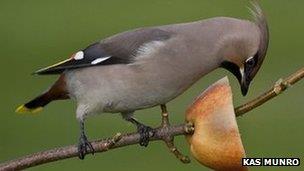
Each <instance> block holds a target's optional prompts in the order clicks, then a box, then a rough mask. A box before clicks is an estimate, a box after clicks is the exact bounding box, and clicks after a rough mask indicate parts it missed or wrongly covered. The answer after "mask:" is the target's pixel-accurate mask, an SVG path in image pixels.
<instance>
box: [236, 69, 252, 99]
mask: <svg viewBox="0 0 304 171" xmlns="http://www.w3.org/2000/svg"><path fill="white" fill-rule="evenodd" d="M240 73H241V79H239V81H240V86H241V91H242V94H243V96H246V95H247V93H248V89H249V85H250V82H251V81H250V79H249V78H248V74H247V73H246V72H245V70H244V68H240Z"/></svg>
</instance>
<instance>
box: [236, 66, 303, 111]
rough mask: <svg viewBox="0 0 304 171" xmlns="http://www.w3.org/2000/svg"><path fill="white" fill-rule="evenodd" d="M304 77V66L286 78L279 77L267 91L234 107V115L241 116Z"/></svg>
mask: <svg viewBox="0 0 304 171" xmlns="http://www.w3.org/2000/svg"><path fill="white" fill-rule="evenodd" d="M303 77H304V68H301V69H299V70H298V71H297V72H295V73H293V74H291V75H290V76H289V77H287V78H286V79H284V80H283V79H279V80H278V81H277V82H276V84H275V85H274V86H273V87H272V88H271V89H270V90H268V91H266V92H265V93H263V94H262V95H260V96H259V97H257V98H255V99H253V100H251V101H249V102H248V103H246V104H243V105H241V106H239V107H237V108H235V114H236V116H242V115H243V114H245V113H247V112H249V111H251V110H252V109H254V108H256V107H259V106H261V105H262V104H264V103H265V102H267V101H268V100H270V99H272V98H274V97H276V96H278V95H279V94H281V93H282V92H284V91H285V90H286V89H287V88H289V87H290V86H292V85H293V84H295V83H297V82H298V81H300V80H301V79H303Z"/></svg>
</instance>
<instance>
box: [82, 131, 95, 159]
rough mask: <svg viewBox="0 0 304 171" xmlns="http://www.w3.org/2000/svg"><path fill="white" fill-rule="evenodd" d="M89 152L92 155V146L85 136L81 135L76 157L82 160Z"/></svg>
mask: <svg viewBox="0 0 304 171" xmlns="http://www.w3.org/2000/svg"><path fill="white" fill-rule="evenodd" d="M88 152H91V153H92V154H94V152H95V150H94V148H93V146H92V144H91V143H90V142H89V141H88V138H87V136H86V135H85V134H81V136H80V138H79V143H78V157H79V159H81V160H83V159H84V157H85V155H86V154H87V153H88Z"/></svg>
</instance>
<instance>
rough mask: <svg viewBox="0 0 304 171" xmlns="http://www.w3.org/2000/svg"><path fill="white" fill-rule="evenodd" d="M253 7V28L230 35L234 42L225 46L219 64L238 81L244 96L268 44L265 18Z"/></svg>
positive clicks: (255, 5) (257, 7)
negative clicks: (221, 60) (222, 57)
mask: <svg viewBox="0 0 304 171" xmlns="http://www.w3.org/2000/svg"><path fill="white" fill-rule="evenodd" d="M253 7H254V9H253V10H252V14H253V16H254V19H255V24H254V25H255V26H254V27H250V26H244V28H242V29H241V30H244V31H240V32H239V33H237V35H232V37H233V38H235V39H236V41H234V42H232V43H228V44H226V46H225V48H224V49H225V50H224V60H223V62H222V63H221V67H223V68H225V69H227V70H228V71H230V72H231V73H232V74H233V75H234V76H235V77H236V78H237V79H238V81H239V83H240V86H241V91H242V94H243V95H244V96H245V95H246V94H247V92H248V89H249V85H250V83H251V81H252V79H253V78H254V77H255V75H256V74H257V72H258V71H259V69H260V67H261V65H262V63H263V61H264V58H265V56H266V52H267V48H268V42H269V31H268V25H267V21H266V18H265V16H264V14H263V12H262V10H261V8H260V7H259V5H258V4H257V3H253ZM252 28H255V29H252ZM233 38H232V39H233ZM230 40H231V39H230Z"/></svg>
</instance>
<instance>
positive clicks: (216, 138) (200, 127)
mask: <svg viewBox="0 0 304 171" xmlns="http://www.w3.org/2000/svg"><path fill="white" fill-rule="evenodd" d="M186 121H187V122H192V123H193V124H194V130H195V131H194V134H193V135H187V136H186V139H187V141H188V142H189V144H190V151H191V153H192V155H193V156H194V158H195V159H196V160H197V161H199V162H200V163H201V164H203V165H205V166H207V167H209V168H212V169H214V170H225V171H226V170H227V171H229V170H233V171H238V170H247V168H246V167H243V166H242V158H244V157H246V154H245V150H244V147H243V144H242V140H241V137H240V134H239V130H238V125H237V122H236V118H235V113H234V107H233V101H232V91H231V87H230V85H229V81H228V78H227V77H224V78H222V79H221V80H219V81H217V82H216V83H214V84H213V85H211V86H210V87H209V88H208V89H207V90H205V91H204V92H203V93H202V94H201V95H200V96H199V97H197V99H196V100H195V101H194V102H193V104H192V105H190V107H189V108H188V110H187V111H186Z"/></svg>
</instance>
